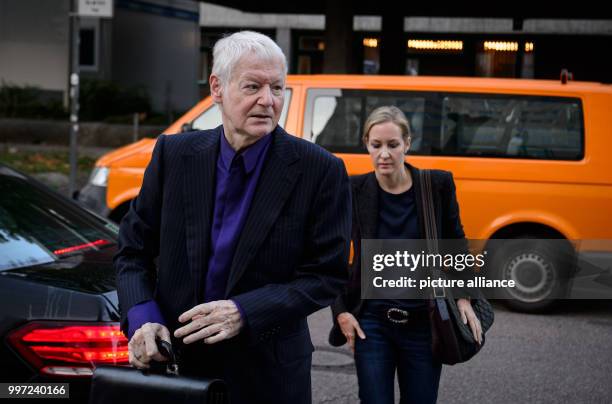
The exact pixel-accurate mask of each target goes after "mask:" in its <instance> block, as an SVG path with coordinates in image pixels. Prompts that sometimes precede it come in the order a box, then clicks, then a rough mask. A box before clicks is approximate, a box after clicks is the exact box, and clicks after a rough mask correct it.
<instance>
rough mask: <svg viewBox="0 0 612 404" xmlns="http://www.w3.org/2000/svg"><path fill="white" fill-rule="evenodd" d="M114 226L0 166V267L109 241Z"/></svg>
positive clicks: (75, 252) (99, 246)
mask: <svg viewBox="0 0 612 404" xmlns="http://www.w3.org/2000/svg"><path fill="white" fill-rule="evenodd" d="M116 238H117V226H116V225H114V224H113V223H111V222H108V221H105V220H104V219H102V218H99V217H97V216H94V215H92V214H90V213H88V212H86V211H85V210H84V209H81V208H79V207H78V206H76V205H75V204H74V203H72V202H70V201H68V200H64V199H63V198H61V197H60V196H58V195H55V194H54V193H53V192H51V191H49V190H47V189H45V188H44V187H42V186H40V185H38V184H36V183H34V182H33V181H31V180H29V179H28V178H27V177H25V176H22V175H20V174H18V173H16V172H15V171H13V170H10V169H8V168H6V167H0V271H2V270H7V269H13V268H19V267H24V266H30V265H36V264H43V263H48V262H52V261H55V260H58V259H60V258H63V257H68V256H74V255H78V254H82V253H83V252H85V251H91V250H96V249H102V248H106V247H109V246H111V245H114V244H115V241H116Z"/></svg>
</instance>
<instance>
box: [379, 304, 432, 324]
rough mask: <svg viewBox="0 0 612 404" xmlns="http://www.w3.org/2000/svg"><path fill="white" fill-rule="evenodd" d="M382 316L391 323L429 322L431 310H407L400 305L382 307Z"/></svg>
mask: <svg viewBox="0 0 612 404" xmlns="http://www.w3.org/2000/svg"><path fill="white" fill-rule="evenodd" d="M380 315H381V316H382V318H383V319H384V320H385V321H387V322H389V323H391V324H397V325H405V326H417V325H427V324H429V310H427V309H425V310H405V309H402V308H399V307H389V308H384V309H381V311H380Z"/></svg>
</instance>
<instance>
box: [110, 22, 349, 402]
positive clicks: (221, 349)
mask: <svg viewBox="0 0 612 404" xmlns="http://www.w3.org/2000/svg"><path fill="white" fill-rule="evenodd" d="M213 57H214V64H213V69H212V75H211V76H210V89H211V93H212V97H213V100H214V101H215V102H216V103H217V104H218V105H219V107H220V109H221V112H222V120H223V125H221V126H219V127H218V128H216V129H213V130H206V131H200V132H192V133H185V134H181V135H174V136H165V135H162V136H160V137H159V139H158V141H157V144H156V146H155V150H154V151H153V157H152V159H151V162H150V163H149V166H148V167H147V170H146V172H145V176H144V181H143V184H142V189H141V191H140V194H139V196H138V198H137V199H136V200H135V201H134V203H133V204H132V206H131V207H130V210H129V212H128V214H127V215H126V216H125V218H124V219H123V221H122V223H121V231H120V234H119V251H118V253H117V255H116V257H115V267H116V271H117V285H118V293H119V303H120V306H121V311H122V320H121V321H122V329H123V331H124V332H125V333H126V334H127V335H128V337H129V339H130V343H129V357H130V363H131V364H132V365H134V366H135V367H138V368H147V367H149V365H150V363H151V361H163V360H164V357H163V356H162V355H161V354H160V353H159V352H158V351H157V348H156V346H155V338H156V337H158V338H161V339H164V340H167V341H171V340H172V342H174V346H175V347H176V348H178V350H179V353H180V357H181V361H180V365H181V369H182V370H183V371H184V372H186V373H191V374H198V375H203V376H209V377H221V378H223V379H224V380H226V382H227V383H228V386H229V390H230V400H231V402H232V403H291V404H297V403H308V402H310V401H311V388H310V365H311V358H312V351H313V346H312V342H311V340H310V334H309V332H308V326H307V323H306V316H307V315H308V314H310V313H312V312H314V311H316V310H318V309H321V308H323V307H325V306H327V305H329V304H330V303H331V302H332V301H333V300H334V298H335V297H336V295H338V294H339V293H340V291H341V289H342V287H343V284H344V280H345V276H346V265H347V259H348V247H349V230H350V229H349V227H350V217H351V203H350V191H349V182H348V178H347V175H346V172H345V168H344V165H343V163H342V161H341V160H339V159H338V158H336V157H334V156H333V155H331V154H330V153H328V152H326V151H325V150H323V149H321V148H320V147H318V146H317V145H314V144H312V143H310V142H307V141H304V140H301V139H298V138H296V137H293V136H290V135H288V134H287V133H286V132H285V131H284V130H283V129H282V128H281V127H279V126H278V125H277V124H278V120H279V117H280V113H281V110H282V107H283V102H284V94H285V78H286V71H287V67H286V62H285V57H284V55H283V53H282V51H281V50H280V48H279V47H278V46H277V45H276V44H275V43H274V42H273V41H272V40H271V39H270V38H268V37H267V36H265V35H261V34H258V33H255V32H238V33H235V34H233V35H230V36H228V37H225V38H223V39H221V40H220V41H219V42H217V44H216V45H215V48H214V51H213ZM156 259H157V260H158V261H157V265H156V263H155V260H156ZM171 332H172V333H171Z"/></svg>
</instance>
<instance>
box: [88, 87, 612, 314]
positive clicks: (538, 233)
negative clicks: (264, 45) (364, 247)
mask: <svg viewBox="0 0 612 404" xmlns="http://www.w3.org/2000/svg"><path fill="white" fill-rule="evenodd" d="M389 104H392V105H395V106H397V107H399V108H400V109H402V110H403V111H404V112H405V113H406V116H407V117H408V119H409V121H410V124H411V126H412V132H413V141H412V147H411V152H410V154H411V155H410V156H408V160H409V161H410V162H411V163H412V164H414V165H415V166H417V167H421V168H437V169H443V170H448V171H451V172H452V173H453V174H454V177H455V181H456V184H457V195H458V199H459V204H460V206H461V218H462V221H463V225H464V229H465V232H466V235H467V237H468V238H470V239H478V240H490V239H524V238H539V239H565V240H568V241H573V240H581V239H585V240H586V239H591V240H592V239H612V163H611V160H610V156H608V154H609V153H610V149H611V148H612V147H611V146H612V132H611V129H610V128H611V127H612V114H611V111H612V86H610V85H605V84H600V83H587V82H574V81H564V82H561V81H558V82H557V81H544V80H522V79H520V80H517V79H490V78H457V77H411V76H399V77H391V76H349V75H309V76H289V77H288V79H287V89H286V96H285V105H284V109H283V112H282V115H281V119H280V125H281V126H283V127H284V128H285V129H286V131H287V132H289V133H292V134H295V135H296V136H301V137H303V138H304V139H308V140H310V141H312V142H315V143H317V144H319V145H321V146H322V147H324V148H326V149H328V150H329V151H331V152H333V153H335V154H336V155H337V156H339V157H340V158H342V159H343V160H344V162H345V164H346V167H347V169H348V172H349V174H360V173H364V172H368V171H371V170H372V166H371V163H370V160H369V157H368V155H367V152H366V150H365V148H364V147H363V146H362V144H361V140H360V139H361V134H362V128H363V124H364V121H365V119H366V117H367V115H368V114H369V112H370V111H372V110H373V109H374V108H376V107H377V106H380V105H389ZM220 123H221V115H220V112H219V109H218V107H217V106H216V105H215V104H213V103H212V100H211V99H210V98H209V97H208V98H205V99H204V100H202V101H201V102H199V103H198V104H197V105H196V106H195V107H193V108H192V109H191V110H190V111H189V112H187V113H186V114H185V115H183V116H182V117H181V118H180V119H178V120H177V121H176V122H175V123H174V124H172V125H171V126H170V127H169V128H168V129H166V131H165V132H164V133H167V134H173V133H177V134H179V133H181V132H184V131H190V130H199V129H208V128H213V127H216V126H218V125H219V124H220ZM179 136H180V135H179ZM154 143H155V140H154V139H143V140H140V141H139V142H136V143H134V144H131V145H128V146H126V147H122V148H120V149H117V150H115V151H113V152H110V153H108V154H107V155H105V156H103V157H102V158H100V159H99V160H98V161H97V163H96V168H95V169H94V171H93V172H92V175H91V177H90V182H89V184H88V185H87V186H86V187H85V188H84V189H83V190H82V191H81V193H80V196H79V199H80V200H81V201H82V202H84V203H85V204H86V205H87V206H89V207H90V208H91V209H93V210H95V211H97V212H98V213H101V214H103V215H106V216H109V217H110V218H111V219H113V220H115V221H118V220H119V219H120V218H121V217H122V216H123V214H125V212H126V211H127V209H128V205H129V203H130V202H131V201H132V200H133V199H134V198H135V197H136V196H137V195H138V192H139V190H140V185H141V182H142V177H143V172H144V169H145V167H146V165H147V163H148V162H149V159H150V158H151V152H152V150H153V145H154ZM572 243H573V242H572ZM573 245H575V243H573ZM503 254H504V256H503V257H502V258H504V261H503V262H508V263H509V264H508V265H511V267H508V268H506V269H505V270H506V271H507V273H506V275H505V276H507V277H513V278H520V274H521V271H522V272H524V270H521V269H520V268H528V269H529V277H528V279H524V280H522V281H521V279H516V280H517V286H524V287H523V288H522V289H521V288H518V289H517V290H518V292H517V293H515V294H514V295H512V296H509V297H511V298H512V299H513V300H512V301H511V302H510V303H509V304H510V305H511V306H512V307H514V308H516V309H521V310H531V311H535V310H541V309H544V308H546V307H548V306H549V305H550V300H549V299H548V298H549V297H550V293H551V291H552V290H553V289H554V288H555V283H558V282H560V280H559V279H561V276H560V275H561V274H560V272H561V271H562V270H563V268H562V267H563V265H562V264H561V263H560V262H558V260H557V259H556V258H555V257H553V256H550V254H548V255H547V254H546V252H545V251H544V249H538V248H537V247H534V248H533V251H529V252H528V253H524V252H523V253H520V252H512V251H505V252H503ZM521 282H523V283H522V284H521Z"/></svg>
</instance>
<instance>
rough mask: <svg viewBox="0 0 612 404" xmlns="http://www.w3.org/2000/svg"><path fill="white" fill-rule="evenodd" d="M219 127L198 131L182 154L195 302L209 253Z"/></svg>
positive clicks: (189, 256) (198, 299) (186, 226)
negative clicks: (198, 135)
mask: <svg viewBox="0 0 612 404" xmlns="http://www.w3.org/2000/svg"><path fill="white" fill-rule="evenodd" d="M220 128H221V127H219V128H217V129H216V130H214V131H213V132H212V133H209V134H202V138H200V139H198V142H197V143H196V144H195V145H194V148H193V153H192V154H186V155H184V156H183V163H184V167H185V177H184V184H183V196H184V200H185V204H184V206H185V232H186V234H185V236H186V240H187V255H188V261H189V270H190V272H191V276H192V279H193V288H194V296H195V297H196V299H197V303H199V302H201V301H202V300H203V294H204V288H203V287H202V285H203V284H204V276H205V273H206V268H207V265H208V256H209V253H210V251H209V250H210V230H211V222H212V208H213V203H214V195H215V175H216V168H217V156H218V154H219V136H221V129H220Z"/></svg>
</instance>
